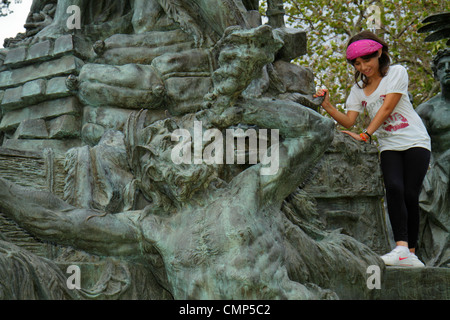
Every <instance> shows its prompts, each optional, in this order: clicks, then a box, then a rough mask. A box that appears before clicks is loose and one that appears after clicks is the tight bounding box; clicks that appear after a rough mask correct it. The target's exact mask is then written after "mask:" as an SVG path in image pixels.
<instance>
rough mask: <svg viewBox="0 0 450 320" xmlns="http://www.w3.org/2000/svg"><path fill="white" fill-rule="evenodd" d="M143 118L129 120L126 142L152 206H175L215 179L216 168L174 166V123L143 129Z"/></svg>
mask: <svg viewBox="0 0 450 320" xmlns="http://www.w3.org/2000/svg"><path fill="white" fill-rule="evenodd" d="M143 117H145V113H141V114H139V115H138V116H137V117H136V118H135V119H131V120H130V119H129V121H128V124H127V128H126V132H127V139H126V141H127V151H128V154H129V156H128V157H129V162H130V166H131V168H132V170H133V173H134V174H135V176H136V178H137V179H138V180H139V181H140V189H141V191H142V192H143V193H144V195H145V196H146V197H147V198H149V199H152V200H153V201H154V202H160V201H164V199H165V198H168V199H170V202H172V204H173V205H175V206H178V205H180V204H182V203H183V202H185V201H186V200H189V199H190V198H192V197H193V196H194V194H196V193H198V192H201V191H203V190H205V189H206V188H207V187H208V185H209V184H210V183H211V182H212V181H213V180H215V179H217V177H218V175H217V174H218V170H217V167H216V166H212V165H206V164H175V163H174V162H173V161H172V158H171V154H172V150H173V147H174V146H175V145H176V142H173V141H172V132H173V131H174V130H175V129H176V128H177V124H176V123H175V122H174V121H173V120H171V119H165V120H160V121H157V122H154V123H152V124H151V125H149V126H145V122H144V121H143Z"/></svg>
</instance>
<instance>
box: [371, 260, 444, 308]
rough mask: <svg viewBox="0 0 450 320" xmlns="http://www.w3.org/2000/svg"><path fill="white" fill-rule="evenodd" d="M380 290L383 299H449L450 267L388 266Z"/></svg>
mask: <svg viewBox="0 0 450 320" xmlns="http://www.w3.org/2000/svg"><path fill="white" fill-rule="evenodd" d="M374 290H377V289H374ZM379 291H380V292H379V294H380V297H381V299H382V300H449V299H450V268H433V267H426V268H402V267H387V268H386V270H385V272H384V276H383V279H382V280H381V289H379Z"/></svg>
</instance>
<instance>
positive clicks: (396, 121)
mask: <svg viewBox="0 0 450 320" xmlns="http://www.w3.org/2000/svg"><path fill="white" fill-rule="evenodd" d="M407 127H409V123H408V119H406V118H405V117H404V116H402V115H401V114H400V113H398V112H396V113H393V114H391V115H390V116H389V118H387V120H386V121H385V122H384V123H383V129H384V130H386V131H389V132H395V131H397V130H400V129H404V128H407Z"/></svg>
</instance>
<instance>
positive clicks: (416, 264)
mask: <svg viewBox="0 0 450 320" xmlns="http://www.w3.org/2000/svg"><path fill="white" fill-rule="evenodd" d="M399 266H402V267H411V268H425V265H424V264H423V262H422V261H420V260H419V258H418V257H417V256H416V255H415V254H414V253H410V255H409V257H408V258H406V259H404V260H402V261H401V263H400V264H399Z"/></svg>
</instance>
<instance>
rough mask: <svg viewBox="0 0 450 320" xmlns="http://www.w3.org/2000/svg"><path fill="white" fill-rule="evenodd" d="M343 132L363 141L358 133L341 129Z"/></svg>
mask: <svg viewBox="0 0 450 320" xmlns="http://www.w3.org/2000/svg"><path fill="white" fill-rule="evenodd" d="M342 132H343V133H346V134H348V135H349V136H350V137H352V138H353V139H355V140H357V141H364V140H363V139H362V138H361V137H360V135H359V134H357V133H354V132H351V131H342Z"/></svg>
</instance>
